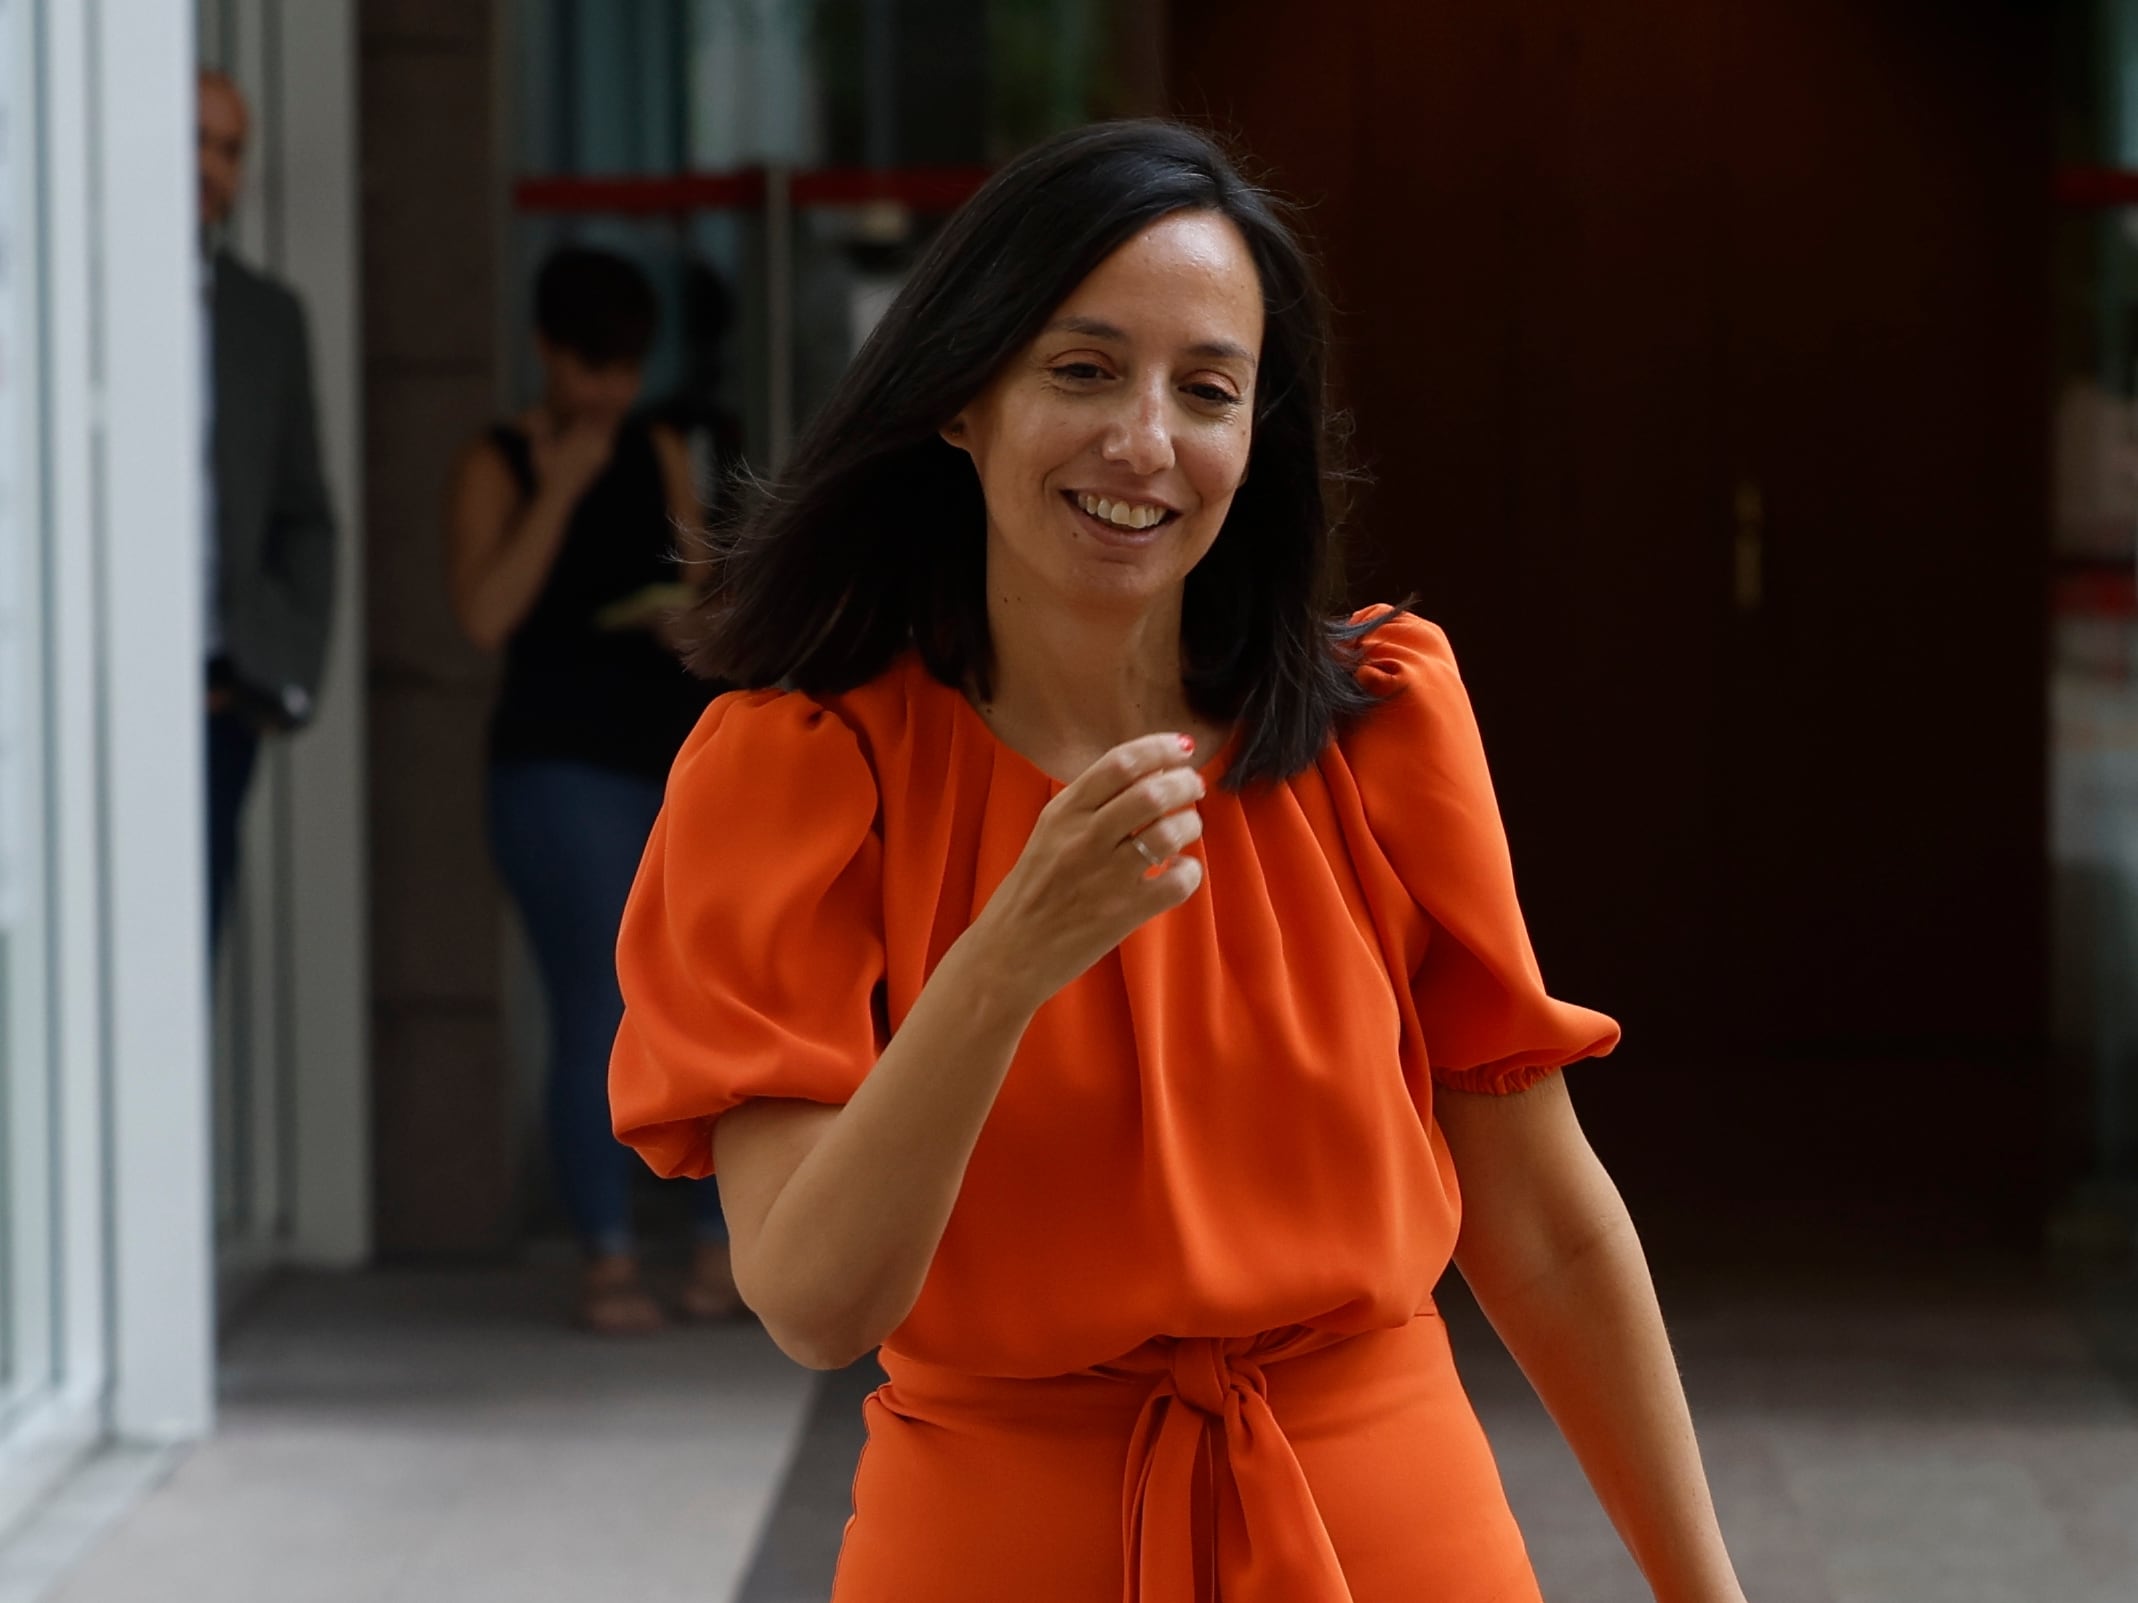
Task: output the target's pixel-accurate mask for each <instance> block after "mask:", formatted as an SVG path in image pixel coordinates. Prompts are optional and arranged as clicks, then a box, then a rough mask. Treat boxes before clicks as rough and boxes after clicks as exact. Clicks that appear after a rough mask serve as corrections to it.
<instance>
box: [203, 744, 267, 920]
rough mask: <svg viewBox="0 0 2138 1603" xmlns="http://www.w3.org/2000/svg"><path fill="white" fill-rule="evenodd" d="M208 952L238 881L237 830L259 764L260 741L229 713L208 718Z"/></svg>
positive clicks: (226, 913) (243, 816)
mask: <svg viewBox="0 0 2138 1603" xmlns="http://www.w3.org/2000/svg"><path fill="white" fill-rule="evenodd" d="M207 758H208V950H209V951H210V952H211V953H212V952H214V951H215V950H216V949H217V948H218V947H219V946H220V945H221V944H222V938H223V922H224V919H225V918H226V916H227V915H228V913H229V910H230V892H231V889H232V888H233V887H234V886H235V885H236V884H237V878H238V825H239V824H241V823H242V822H244V818H245V795H246V792H248V791H249V790H251V789H252V771H253V769H254V767H255V766H257V764H258V763H259V760H260V736H259V733H258V731H256V730H255V729H254V728H253V727H252V725H251V724H248V723H246V722H245V721H244V720H243V719H242V718H240V717H239V716H238V715H237V714H236V713H233V712H211V713H210V714H208V736H207Z"/></svg>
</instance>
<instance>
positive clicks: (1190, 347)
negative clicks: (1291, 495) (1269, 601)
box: [944, 212, 1262, 613]
mask: <svg viewBox="0 0 2138 1603" xmlns="http://www.w3.org/2000/svg"><path fill="white" fill-rule="evenodd" d="M1261 349H1262V284H1261V280H1260V277H1259V276H1258V275H1257V273H1256V271H1255V265H1254V260H1253V258H1252V257H1251V256H1249V254H1248V250H1247V244H1246V241H1245V240H1243V239H1242V238H1241V237H1240V233H1239V230H1238V229H1236V228H1235V227H1234V226H1233V225H1232V224H1231V223H1230V222H1229V221H1227V220H1226V219H1225V218H1223V217H1221V216H1219V215H1217V214H1216V213H1214V212H1178V213H1175V214H1174V215H1172V216H1170V217H1166V218H1162V219H1160V220H1159V221H1158V222H1156V223H1153V224H1151V225H1150V226H1149V227H1148V228H1146V229H1144V230H1143V231H1142V232H1141V233H1139V234H1138V235H1136V237H1135V238H1133V239H1131V240H1130V241H1129V242H1128V243H1127V244H1125V245H1123V246H1122V247H1121V248H1120V249H1119V250H1117V251H1115V252H1114V253H1113V254H1112V255H1111V256H1109V257H1107V258H1106V260H1105V261H1103V262H1101V263H1100V264H1099V265H1098V267H1097V268H1095V269H1094V270H1093V271H1092V273H1091V275H1090V276H1089V277H1088V278H1086V279H1085V280H1084V281H1083V282H1082V283H1081V284H1079V285H1078V286H1077V287H1076V289H1075V290H1074V291H1073V292H1072V293H1071V294H1070V296H1069V298H1068V299H1067V300H1066V301H1064V302H1062V304H1061V305H1060V306H1059V307H1058V308H1057V309H1056V310H1055V313H1054V316H1053V317H1052V318H1050V319H1049V320H1048V323H1047V326H1046V328H1045V329H1044V330H1043V331H1042V332H1041V334H1040V336H1039V338H1038V339H1036V340H1034V341H1033V342H1032V343H1031V344H1030V345H1028V346H1027V347H1026V348H1025V349H1024V350H1022V351H1020V352H1019V353H1018V354H1017V355H1016V356H1014V357H1012V358H1011V359H1010V361H1009V362H1008V363H1007V364H1006V365H1005V366H1004V367H1003V369H1002V371H1001V372H1000V373H998V374H997V375H996V377H995V378H994V380H993V381H992V382H991V383H990V384H989V385H988V387H987V388H986V390H984V391H983V392H982V393H981V394H980V395H979V396H978V397H977V398H976V399H975V400H974V401H973V402H972V403H971V404H970V405H968V406H967V407H966V408H965V409H964V410H963V411H962V412H960V413H959V414H958V416H957V418H956V419H955V420H953V422H952V423H951V424H950V425H949V426H948V427H947V428H946V429H945V430H944V438H945V439H947V440H949V441H950V443H951V444H953V445H955V446H957V447H959V448H960V449H961V450H963V451H965V452H966V453H967V454H968V455H970V456H971V457H972V459H973V465H974V467H975V468H976V469H977V470H978V472H979V475H980V488H981V492H982V494H983V495H984V496H985V497H986V501H987V569H988V589H989V593H990V595H991V596H995V595H1012V596H1016V597H1018V598H1020V599H1052V600H1059V601H1060V602H1062V603H1065V604H1067V605H1070V606H1073V607H1077V608H1080V609H1081V608H1089V607H1094V606H1097V607H1104V608H1107V609H1109V610H1128V611H1133V612H1137V613H1142V612H1147V611H1149V610H1150V609H1151V608H1152V607H1153V606H1156V605H1160V604H1165V603H1172V604H1176V605H1177V603H1178V600H1179V596H1180V591H1181V586H1182V584H1183V583H1184V581H1185V580H1186V579H1187V576H1188V572H1189V570H1190V569H1192V568H1193V567H1194V566H1195V565H1196V563H1197V562H1199V561H1201V560H1202V557H1203V554H1204V553H1205V552H1207V551H1208V550H1209V549H1210V546H1211V543H1212V542H1213V541H1215V540H1216V539H1217V537H1218V530H1219V529H1220V528H1222V527H1223V526H1224V522H1225V514H1226V512H1227V511H1228V510H1229V509H1230V508H1231V506H1232V497H1233V492H1234V491H1235V490H1237V489H1238V488H1239V486H1240V481H1241V480H1242V479H1243V478H1244V477H1245V476H1246V473H1247V458H1248V451H1249V448H1250V446H1251V445H1252V443H1253V432H1254V430H1253V423H1254V406H1255V368H1256V362H1257V360H1258V359H1259V357H1260V354H1261Z"/></svg>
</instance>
